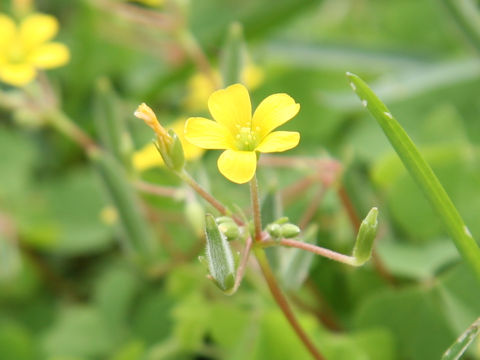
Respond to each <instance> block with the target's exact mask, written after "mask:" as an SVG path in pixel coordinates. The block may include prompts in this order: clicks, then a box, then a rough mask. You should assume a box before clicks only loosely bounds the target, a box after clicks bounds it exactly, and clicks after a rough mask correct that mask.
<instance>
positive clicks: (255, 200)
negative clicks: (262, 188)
mask: <svg viewBox="0 0 480 360" xmlns="http://www.w3.org/2000/svg"><path fill="white" fill-rule="evenodd" d="M250 197H251V201H252V212H253V221H254V225H255V242H258V241H260V240H262V217H261V212H260V201H259V196H258V183H257V175H253V178H252V180H250Z"/></svg>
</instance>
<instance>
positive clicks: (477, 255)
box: [347, 73, 480, 281]
mask: <svg viewBox="0 0 480 360" xmlns="http://www.w3.org/2000/svg"><path fill="white" fill-rule="evenodd" d="M347 76H348V78H349V80H350V81H351V86H352V89H353V90H354V91H355V92H356V94H357V95H358V97H359V98H360V100H361V101H362V104H363V105H364V106H365V107H366V108H367V109H368V110H369V111H370V113H371V114H372V115H373V117H374V118H375V120H377V122H378V123H379V125H380V126H381V128H382V129H383V131H384V133H385V135H386V136H387V138H388V140H389V141H390V143H391V144H392V146H393V148H394V149H395V151H396V152H397V154H398V156H399V157H400V159H401V160H402V162H403V164H404V165H405V167H406V168H407V170H408V171H409V172H410V175H411V176H412V177H413V178H414V179H415V181H416V182H417V185H418V186H419V187H420V188H421V189H422V191H423V193H424V194H425V196H426V197H427V199H428V200H429V201H430V203H431V205H432V206H433V208H434V210H435V211H436V213H437V215H438V216H439V217H440V218H441V219H442V221H443V224H444V226H445V227H446V229H447V231H448V232H449V234H450V236H451V237H452V240H453V241H454V243H455V245H456V247H457V249H458V251H459V252H460V254H461V255H462V257H463V258H464V260H465V262H466V263H467V264H468V265H469V266H470V268H471V270H472V271H473V272H474V273H475V274H476V276H477V278H478V280H479V281H480V249H479V247H478V245H477V243H476V242H475V240H474V239H473V237H472V235H471V233H470V231H469V230H468V228H467V226H466V225H465V223H464V222H463V220H462V218H461V217H460V214H459V213H458V211H457V209H456V208H455V206H454V205H453V203H452V202H451V200H450V198H449V197H448V195H447V193H446V191H445V190H444V188H443V187H442V185H441V184H440V182H439V180H438V179H437V177H436V176H435V174H434V173H433V171H432V169H431V168H430V166H429V165H428V164H427V162H426V161H425V160H424V159H423V157H422V155H421V154H420V152H419V151H418V149H417V148H416V146H415V144H414V143H413V142H412V140H411V139H410V138H409V137H408V135H407V133H406V132H405V130H403V128H402V127H401V126H400V124H399V123H398V122H397V121H396V120H395V119H394V117H393V116H392V114H391V113H390V111H389V110H388V109H387V107H386V106H385V105H384V104H383V103H382V102H381V101H380V100H379V99H378V98H377V96H376V95H375V94H374V93H373V91H372V90H371V89H370V88H369V87H368V86H367V84H365V82H364V81H363V80H362V79H360V78H359V77H358V76H356V75H354V74H351V73H347Z"/></svg>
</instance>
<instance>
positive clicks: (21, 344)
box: [0, 320, 39, 360]
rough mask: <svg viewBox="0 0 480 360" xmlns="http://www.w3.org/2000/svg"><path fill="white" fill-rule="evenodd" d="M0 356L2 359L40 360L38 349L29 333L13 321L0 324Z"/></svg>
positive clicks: (3, 321)
mask: <svg viewBox="0 0 480 360" xmlns="http://www.w3.org/2000/svg"><path fill="white" fill-rule="evenodd" d="M0 354H1V357H2V359H12V360H13V359H15V360H32V359H38V358H39V357H38V356H36V355H38V349H36V347H35V343H34V340H33V338H32V336H31V334H29V332H28V331H27V330H26V329H25V328H23V327H22V326H20V325H19V324H16V323H14V322H11V321H5V320H2V322H1V323H0Z"/></svg>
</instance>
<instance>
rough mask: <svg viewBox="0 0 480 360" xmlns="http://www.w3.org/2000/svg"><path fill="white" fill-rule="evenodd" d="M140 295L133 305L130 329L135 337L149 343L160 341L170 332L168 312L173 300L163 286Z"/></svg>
mask: <svg viewBox="0 0 480 360" xmlns="http://www.w3.org/2000/svg"><path fill="white" fill-rule="evenodd" d="M142 295H143V296H142V297H141V298H140V299H138V300H137V301H136V302H135V306H134V307H133V314H132V325H131V330H132V332H133V333H134V334H135V337H136V338H137V339H141V340H143V341H144V342H145V343H146V344H147V345H150V344H154V343H156V342H158V341H162V340H163V339H165V338H166V337H167V336H168V335H169V334H170V333H171V332H172V326H173V324H172V319H171V314H170V313H171V309H172V305H173V301H172V299H171V298H169V297H168V296H167V295H166V294H165V290H164V289H163V288H160V289H158V290H156V291H148V292H143V293H142ZM128 319H129V317H127V318H126V320H128Z"/></svg>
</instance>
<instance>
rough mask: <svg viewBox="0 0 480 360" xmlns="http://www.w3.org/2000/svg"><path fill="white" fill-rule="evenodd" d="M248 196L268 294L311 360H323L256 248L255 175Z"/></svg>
mask: <svg viewBox="0 0 480 360" xmlns="http://www.w3.org/2000/svg"><path fill="white" fill-rule="evenodd" d="M250 195H251V201H252V210H253V219H254V225H255V241H254V243H255V245H254V247H253V252H254V254H255V257H256V258H257V261H258V264H259V265H260V268H261V269H262V274H263V277H264V278H265V280H266V281H267V285H268V288H269V289H270V293H271V294H272V296H273V298H274V299H275V301H276V302H277V304H278V306H279V307H280V309H281V310H282V312H283V314H284V315H285V318H286V319H287V321H288V322H289V323H290V325H291V326H292V328H293V330H294V331H295V333H296V334H297V336H298V337H299V339H300V340H301V341H302V343H303V344H304V345H305V347H306V348H307V350H308V351H309V352H310V354H311V355H312V356H313V358H314V359H317V360H324V357H323V356H322V355H321V354H320V352H319V351H318V350H317V348H316V347H315V345H314V344H313V342H312V341H311V340H310V338H309V337H308V335H307V334H306V333H305V331H304V330H303V329H302V327H301V326H300V323H299V322H298V320H297V318H296V317H295V314H294V313H293V311H292V309H291V308H290V305H289V304H288V301H287V298H286V297H285V295H284V294H283V292H282V290H281V289H280V287H279V286H278V283H277V280H276V279H275V276H274V275H273V271H272V268H271V267H270V264H269V263H268V259H267V257H266V255H265V251H264V250H263V249H262V248H261V247H259V246H258V245H259V244H260V242H261V240H262V219H261V215H260V201H259V196H258V184H257V177H256V175H254V177H253V179H252V180H251V181H250Z"/></svg>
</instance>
